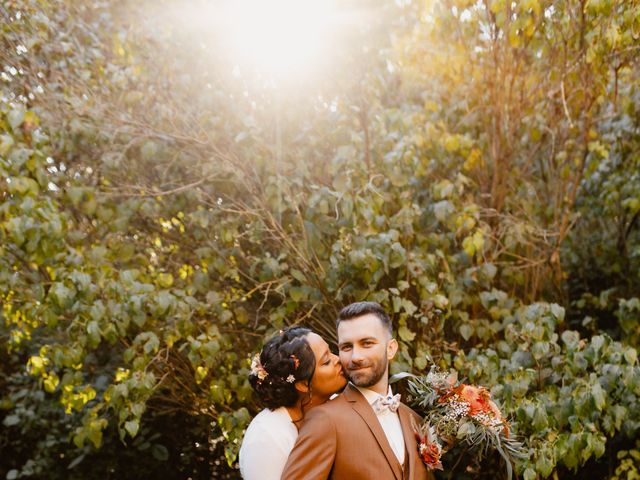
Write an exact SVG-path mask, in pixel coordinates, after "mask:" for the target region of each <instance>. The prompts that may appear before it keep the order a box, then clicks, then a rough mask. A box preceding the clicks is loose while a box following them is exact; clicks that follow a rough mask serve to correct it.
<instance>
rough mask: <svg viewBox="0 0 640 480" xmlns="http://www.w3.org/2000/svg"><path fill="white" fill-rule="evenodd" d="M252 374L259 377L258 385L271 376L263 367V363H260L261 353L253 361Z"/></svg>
mask: <svg viewBox="0 0 640 480" xmlns="http://www.w3.org/2000/svg"><path fill="white" fill-rule="evenodd" d="M251 373H252V374H253V375H255V376H256V377H258V383H261V382H262V381H263V380H264V379H265V378H267V376H268V375H269V372H267V371H266V370H265V369H264V367H263V366H262V363H260V354H259V353H256V354H255V355H254V357H253V360H251Z"/></svg>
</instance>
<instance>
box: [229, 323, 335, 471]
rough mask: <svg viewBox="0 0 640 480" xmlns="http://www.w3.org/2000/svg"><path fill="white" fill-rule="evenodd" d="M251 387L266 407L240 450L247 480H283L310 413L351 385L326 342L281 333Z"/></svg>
mask: <svg viewBox="0 0 640 480" xmlns="http://www.w3.org/2000/svg"><path fill="white" fill-rule="evenodd" d="M249 382H250V383H251V386H252V387H253V389H254V390H255V392H256V393H257V395H258V397H259V398H260V400H261V402H262V403H263V405H264V406H265V407H266V408H265V409H264V410H262V411H261V412H260V413H259V414H258V415H256V417H255V418H254V419H253V421H252V422H251V423H250V424H249V427H248V428H247V432H246V433H245V436H244V440H243V441H242V446H241V447H240V473H241V475H242V478H244V479H245V480H279V479H280V476H281V475H282V471H283V469H284V466H285V464H286V463H287V458H288V457H289V453H290V452H291V450H292V449H293V445H294V443H295V441H296V438H297V436H298V428H297V424H298V422H300V420H302V418H303V417H304V414H305V412H307V411H308V410H309V409H311V408H313V407H315V406H317V405H321V404H323V403H325V402H326V401H327V400H329V398H330V397H331V396H332V395H333V394H334V393H337V392H339V391H341V390H342V389H343V388H344V386H345V385H346V384H347V379H346V377H345V375H344V373H343V371H342V366H341V365H340V360H339V358H338V356H337V355H334V354H333V353H331V351H330V350H329V345H327V342H325V341H324V340H323V339H322V337H321V336H320V335H318V334H316V333H313V332H312V331H311V330H309V329H307V328H302V327H292V328H288V329H286V330H281V331H280V334H278V335H276V336H274V337H272V338H271V339H269V341H267V343H265V345H264V347H263V348H262V351H261V352H260V354H256V356H255V357H254V359H253V362H252V365H251V373H250V374H249Z"/></svg>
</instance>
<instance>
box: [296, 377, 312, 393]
mask: <svg viewBox="0 0 640 480" xmlns="http://www.w3.org/2000/svg"><path fill="white" fill-rule="evenodd" d="M307 383H308V382H307V381H306V380H300V381H299V382H296V383H294V386H295V387H296V390H297V391H299V392H300V393H307V392H308V391H309V385H307Z"/></svg>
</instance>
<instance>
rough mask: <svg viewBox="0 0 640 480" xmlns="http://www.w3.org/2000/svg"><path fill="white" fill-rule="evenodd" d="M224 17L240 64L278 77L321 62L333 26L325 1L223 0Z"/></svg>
mask: <svg viewBox="0 0 640 480" xmlns="http://www.w3.org/2000/svg"><path fill="white" fill-rule="evenodd" d="M224 19H225V20H224V24H225V28H226V29H227V42H228V44H227V45H228V48H229V49H230V50H231V52H229V53H231V54H232V56H233V57H234V58H235V59H236V61H237V62H238V64H239V65H241V66H242V67H244V68H248V69H251V70H256V72H257V73H259V74H261V75H264V76H266V77H268V78H270V79H273V80H276V81H278V80H282V79H284V78H290V77H298V76H300V75H304V74H306V73H309V72H310V70H313V69H314V68H317V67H319V65H320V64H321V63H322V62H323V61H324V60H326V57H327V56H328V54H329V48H328V47H329V45H330V44H331V38H332V33H333V32H334V31H335V28H336V26H337V12H336V10H335V9H334V2H332V1H328V0H322V1H318V0H273V1H269V2H266V1H264V0H236V1H233V2H227V4H226V5H225V9H224Z"/></svg>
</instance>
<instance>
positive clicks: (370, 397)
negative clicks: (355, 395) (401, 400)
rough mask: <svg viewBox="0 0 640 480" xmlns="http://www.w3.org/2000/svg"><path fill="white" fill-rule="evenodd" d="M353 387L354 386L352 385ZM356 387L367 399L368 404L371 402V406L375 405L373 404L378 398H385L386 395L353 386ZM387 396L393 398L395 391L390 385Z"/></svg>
mask: <svg viewBox="0 0 640 480" xmlns="http://www.w3.org/2000/svg"><path fill="white" fill-rule="evenodd" d="M352 385H353V384H352ZM353 386H354V387H356V388H357V389H358V390H359V391H360V393H361V394H362V395H363V396H364V398H366V400H367V402H369V405H371V404H373V402H375V401H376V400H377V399H378V397H383V396H384V395H380V394H379V393H378V392H374V391H373V390H370V389H368V388H363V387H358V386H357V385H353ZM387 396H391V397H392V396H393V391H391V385H389V390H388V391H387Z"/></svg>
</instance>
